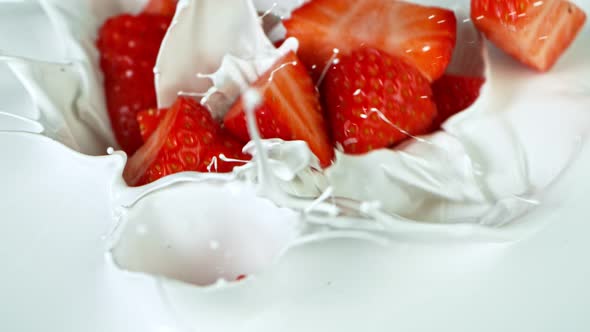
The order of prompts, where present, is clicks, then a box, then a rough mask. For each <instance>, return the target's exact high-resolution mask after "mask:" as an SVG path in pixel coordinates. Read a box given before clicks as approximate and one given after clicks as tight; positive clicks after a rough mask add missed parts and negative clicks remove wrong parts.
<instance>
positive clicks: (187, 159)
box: [123, 97, 249, 186]
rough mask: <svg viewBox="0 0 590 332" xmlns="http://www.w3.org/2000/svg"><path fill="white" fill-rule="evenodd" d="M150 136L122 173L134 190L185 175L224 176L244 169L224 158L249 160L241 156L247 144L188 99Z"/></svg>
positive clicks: (177, 104) (178, 102)
mask: <svg viewBox="0 0 590 332" xmlns="http://www.w3.org/2000/svg"><path fill="white" fill-rule="evenodd" d="M152 120H153V119H152ZM148 134H149V133H146V135H148ZM148 136H149V138H148V140H147V141H146V143H145V144H144V145H143V146H142V147H141V148H140V149H139V150H137V152H136V153H135V154H134V155H133V157H131V159H129V161H128V163H127V165H126V167H125V171H124V172H123V177H124V178H125V181H127V184H129V185H131V186H135V185H143V184H147V183H150V182H153V181H156V180H158V179H160V178H162V177H164V176H167V175H170V174H174V173H179V172H183V171H195V172H218V173H224V172H231V171H232V169H233V168H234V167H235V166H239V165H243V163H240V162H233V161H226V160H224V158H221V155H222V154H223V155H224V156H226V157H227V158H230V159H238V160H248V159H249V157H248V156H246V155H244V154H243V153H242V147H243V145H244V144H242V143H241V142H239V141H237V140H236V139H235V138H233V137H231V136H229V135H228V134H227V133H225V131H224V130H223V129H222V128H221V127H220V125H219V124H218V123H217V122H215V120H213V117H212V116H211V114H210V113H209V111H208V110H207V109H206V108H205V107H203V106H201V105H200V104H199V103H197V102H195V101H194V100H192V99H189V98H184V97H179V98H178V99H177V100H176V102H175V103H174V105H173V106H172V107H171V108H170V109H169V110H166V111H164V115H163V116H162V117H161V121H160V123H159V125H157V128H156V129H155V131H154V132H153V133H152V134H151V135H148Z"/></svg>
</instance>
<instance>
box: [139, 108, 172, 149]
mask: <svg viewBox="0 0 590 332" xmlns="http://www.w3.org/2000/svg"><path fill="white" fill-rule="evenodd" d="M165 114H166V109H155V108H150V109H149V110H145V111H141V112H139V113H137V122H138V123H139V133H140V134H141V138H142V139H143V141H144V142H146V141H147V140H148V138H150V136H151V135H152V134H153V133H154V131H156V129H157V128H158V125H159V124H160V121H162V118H163V117H164V115H165Z"/></svg>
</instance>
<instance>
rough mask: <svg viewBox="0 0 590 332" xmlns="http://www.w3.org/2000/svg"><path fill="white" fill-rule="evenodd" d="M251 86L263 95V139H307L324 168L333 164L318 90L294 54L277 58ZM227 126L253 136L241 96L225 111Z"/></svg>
mask: <svg viewBox="0 0 590 332" xmlns="http://www.w3.org/2000/svg"><path fill="white" fill-rule="evenodd" d="M252 87H253V88H254V89H257V90H258V91H259V92H260V94H261V95H262V104H261V105H260V106H259V107H258V108H257V109H256V118H257V121H258V127H259V130H260V134H261V136H262V138H281V139H283V140H302V141H305V142H307V144H308V145H309V148H310V149H311V151H312V152H313V153H314V154H315V155H316V156H317V157H318V159H319V160H320V164H321V165H322V167H327V166H329V165H330V164H331V163H332V159H333V157H334V149H333V148H332V144H331V143H330V139H329V137H328V131H327V127H326V122H325V120H324V117H323V112H322V108H321V105H320V102H319V97H318V92H317V89H316V88H315V86H314V84H313V81H312V79H311V77H310V76H309V74H308V72H307V70H306V68H305V67H304V66H303V64H301V62H300V61H299V59H298V58H297V56H296V55H295V53H293V52H290V53H288V54H287V55H285V56H284V57H283V58H281V59H280V60H278V61H277V62H276V63H275V64H274V65H273V66H272V67H271V68H270V69H269V70H268V71H267V72H266V73H265V74H264V75H262V76H261V77H260V78H259V79H258V80H257V81H256V82H254V84H253V85H252ZM224 125H225V127H226V128H227V130H229V131H230V132H231V133H232V134H234V135H235V136H236V137H238V138H240V139H242V140H249V139H250V135H249V134H248V129H247V124H246V114H245V113H244V108H243V101H242V98H240V99H239V100H238V101H237V102H236V103H235V104H234V105H233V106H232V108H231V109H230V111H229V112H228V113H227V114H226V116H225V118H224Z"/></svg>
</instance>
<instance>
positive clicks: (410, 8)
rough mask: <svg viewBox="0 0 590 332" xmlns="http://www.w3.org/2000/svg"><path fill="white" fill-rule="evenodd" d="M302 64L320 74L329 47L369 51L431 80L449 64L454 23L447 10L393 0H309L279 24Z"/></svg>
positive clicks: (331, 48)
mask: <svg viewBox="0 0 590 332" xmlns="http://www.w3.org/2000/svg"><path fill="white" fill-rule="evenodd" d="M284 25H285V27H286V28H287V37H296V38H297V39H298V40H299V42H300V44H301V46H300V50H299V52H298V55H299V57H300V58H301V60H302V61H303V62H304V63H305V64H306V65H307V66H308V67H309V68H311V69H312V70H313V71H314V77H317V76H318V72H319V73H321V72H322V71H323V70H324V68H325V67H326V64H327V63H328V62H329V60H330V58H331V57H332V56H333V51H334V49H338V50H339V51H340V53H341V54H348V53H350V52H351V51H352V50H354V49H356V48H359V47H362V46H368V47H374V48H377V49H381V50H383V51H385V52H387V53H389V54H391V55H395V56H398V57H401V58H403V59H404V60H405V61H406V62H408V63H410V64H412V65H414V66H415V67H416V68H418V69H419V70H420V72H422V74H424V76H426V77H427V78H428V79H429V80H430V81H433V80H435V79H437V78H439V77H440V76H441V75H442V74H443V73H444V71H445V68H446V67H447V65H448V64H449V62H450V60H451V55H452V53H453V48H454V46H455V39H456V26H457V22H456V19H455V15H454V13H453V12H452V11H450V10H445V9H441V8H436V7H425V6H420V5H416V4H411V3H407V2H404V1H395V0H338V1H334V0H312V1H310V2H308V3H306V4H305V5H303V6H302V7H300V8H299V9H297V10H295V11H294V12H293V14H292V16H291V18H290V19H288V20H286V21H285V22H284Z"/></svg>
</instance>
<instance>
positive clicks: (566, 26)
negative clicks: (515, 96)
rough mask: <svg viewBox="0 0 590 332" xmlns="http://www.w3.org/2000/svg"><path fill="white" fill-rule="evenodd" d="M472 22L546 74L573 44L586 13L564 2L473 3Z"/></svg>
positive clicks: (481, 0)
mask: <svg viewBox="0 0 590 332" xmlns="http://www.w3.org/2000/svg"><path fill="white" fill-rule="evenodd" d="M471 19H472V20H473V22H474V24H475V26H476V27H477V28H478V29H479V30H480V31H481V32H483V34H484V35H485V36H486V37H487V38H488V39H489V40H490V41H492V42H493V43H494V44H495V45H496V46H498V47H499V48H501V49H503V50H504V51H505V52H506V53H508V54H510V55H511V56H513V57H514V58H516V59H517V60H519V61H521V62H522V63H524V64H527V65H529V66H530V67H532V68H534V69H537V70H539V71H547V70H549V69H550V68H551V67H553V65H554V64H555V63H556V62H557V60H558V59H559V57H560V56H561V55H562V54H563V52H564V51H565V50H566V49H567V48H568V47H569V46H570V44H571V43H572V42H573V41H574V39H575V38H576V35H577V34H578V33H579V32H580V30H581V29H582V26H583V25H584V22H585V21H586V14H585V13H584V11H582V9H580V8H579V7H577V6H576V5H574V4H573V3H571V2H569V1H567V0H545V1H537V0H501V1H500V0H472V1H471Z"/></svg>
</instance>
